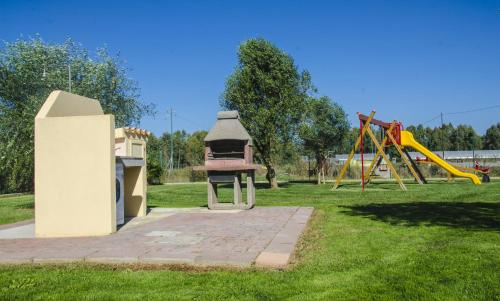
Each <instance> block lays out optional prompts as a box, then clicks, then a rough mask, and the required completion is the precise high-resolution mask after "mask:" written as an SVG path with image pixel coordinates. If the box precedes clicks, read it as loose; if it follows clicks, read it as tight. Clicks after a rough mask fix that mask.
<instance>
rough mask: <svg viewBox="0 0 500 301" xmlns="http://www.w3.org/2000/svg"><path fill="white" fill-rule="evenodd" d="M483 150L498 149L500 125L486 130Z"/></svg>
mask: <svg viewBox="0 0 500 301" xmlns="http://www.w3.org/2000/svg"><path fill="white" fill-rule="evenodd" d="M483 149H500V123H497V124H495V125H492V126H490V127H489V128H488V129H487V130H486V134H485V135H484V139H483Z"/></svg>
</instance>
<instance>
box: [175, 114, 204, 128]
mask: <svg viewBox="0 0 500 301" xmlns="http://www.w3.org/2000/svg"><path fill="white" fill-rule="evenodd" d="M174 115H175V117H178V118H180V119H183V120H184V121H187V122H190V123H192V124H194V125H197V126H199V127H201V128H202V129H203V128H204V126H203V125H201V124H199V123H198V122H196V121H193V120H191V119H189V118H186V117H184V116H182V115H179V113H176V114H174Z"/></svg>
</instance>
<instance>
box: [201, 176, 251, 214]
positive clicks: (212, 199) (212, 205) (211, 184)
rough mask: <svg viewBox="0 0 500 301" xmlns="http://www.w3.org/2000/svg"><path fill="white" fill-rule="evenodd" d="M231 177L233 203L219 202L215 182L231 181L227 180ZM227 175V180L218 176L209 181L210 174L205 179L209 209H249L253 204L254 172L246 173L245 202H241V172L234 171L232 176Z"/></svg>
mask: <svg viewBox="0 0 500 301" xmlns="http://www.w3.org/2000/svg"><path fill="white" fill-rule="evenodd" d="M231 178H232V183H233V186H234V192H233V203H219V202H218V193H217V184H219V183H231V182H229V181H228V180H230V179H231ZM231 178H230V177H228V180H221V179H220V177H218V178H217V180H216V177H213V180H212V181H211V177H210V175H209V176H208V180H207V188H208V208H209V209H250V208H252V207H253V206H254V204H255V174H254V172H248V173H247V203H246V204H245V203H244V202H243V198H242V194H241V173H236V174H234V175H232V177H231Z"/></svg>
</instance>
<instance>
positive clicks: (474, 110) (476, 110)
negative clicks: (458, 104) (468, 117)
mask: <svg viewBox="0 0 500 301" xmlns="http://www.w3.org/2000/svg"><path fill="white" fill-rule="evenodd" d="M495 108H500V104H499V105H494V106H489V107H483V108H478V109H472V110H467V111H460V112H451V113H444V115H456V114H465V113H473V112H481V111H486V110H490V109H495Z"/></svg>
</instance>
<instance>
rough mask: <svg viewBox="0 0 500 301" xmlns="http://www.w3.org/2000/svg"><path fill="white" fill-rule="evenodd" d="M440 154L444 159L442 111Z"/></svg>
mask: <svg viewBox="0 0 500 301" xmlns="http://www.w3.org/2000/svg"><path fill="white" fill-rule="evenodd" d="M441 155H442V156H443V160H444V123H443V112H441Z"/></svg>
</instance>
